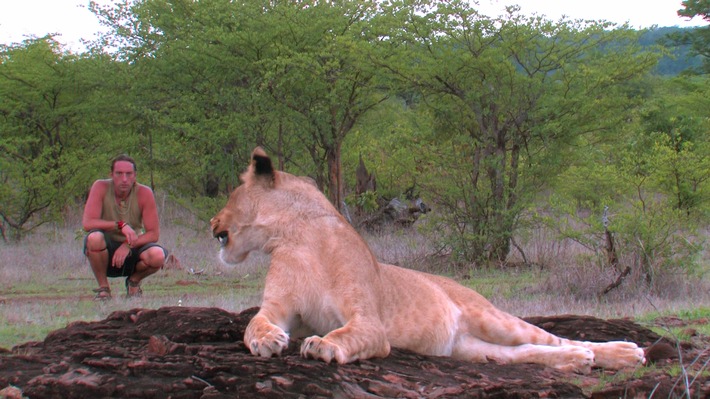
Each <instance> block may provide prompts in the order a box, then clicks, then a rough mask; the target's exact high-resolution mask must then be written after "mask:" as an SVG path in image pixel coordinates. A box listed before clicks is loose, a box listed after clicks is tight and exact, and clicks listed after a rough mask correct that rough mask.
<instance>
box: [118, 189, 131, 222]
mask: <svg viewBox="0 0 710 399" xmlns="http://www.w3.org/2000/svg"><path fill="white" fill-rule="evenodd" d="M131 191H133V189H131ZM131 199H132V198H131V192H130V191H129V192H128V196H127V197H126V198H123V199H120V200H119V202H118V204H117V207H116V208H117V209H116V211H118V216H119V217H120V219H121V220H128V214H129V211H130V209H131Z"/></svg>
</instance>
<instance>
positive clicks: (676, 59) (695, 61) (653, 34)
mask: <svg viewBox="0 0 710 399" xmlns="http://www.w3.org/2000/svg"><path fill="white" fill-rule="evenodd" d="M694 29H699V28H679V27H677V26H671V27H662V28H661V27H659V28H656V29H649V30H648V31H646V32H644V33H643V35H641V38H640V39H639V43H640V44H641V45H642V46H653V45H656V44H659V43H661V44H665V45H666V46H668V48H669V49H670V50H671V53H672V55H671V56H665V57H663V58H661V60H660V61H659V62H658V65H657V66H656V69H655V72H656V73H657V74H658V75H661V76H675V75H678V74H680V73H681V72H683V71H686V70H688V69H691V68H698V67H700V66H701V65H702V63H703V61H702V58H701V57H700V56H698V55H695V56H691V55H690V45H683V46H672V45H671V43H670V42H669V41H668V35H669V34H671V33H681V32H686V31H691V30H694ZM671 46H672V47H671Z"/></svg>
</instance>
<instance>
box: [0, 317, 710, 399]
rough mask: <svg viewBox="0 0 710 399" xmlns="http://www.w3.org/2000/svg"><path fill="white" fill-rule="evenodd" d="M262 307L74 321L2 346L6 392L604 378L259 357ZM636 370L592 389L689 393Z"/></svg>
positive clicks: (386, 388)
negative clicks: (257, 327)
mask: <svg viewBox="0 0 710 399" xmlns="http://www.w3.org/2000/svg"><path fill="white" fill-rule="evenodd" d="M256 311H257V309H256V308H252V309H249V310H246V311H244V312H242V313H239V314H234V313H230V312H227V311H225V310H221V309H217V308H189V307H165V308H160V309H157V310H150V309H133V310H130V311H121V312H115V313H112V314H111V315H110V316H109V317H107V318H106V319H105V320H102V321H98V322H91V323H88V322H75V323H72V324H70V325H68V326H67V327H66V328H63V329H60V330H57V331H54V332H52V333H50V334H49V335H48V336H47V337H46V339H45V340H44V341H43V342H29V343H26V344H22V345H18V346H16V347H14V348H13V349H12V351H11V353H5V354H1V355H0V388H2V387H8V388H9V387H10V386H13V387H17V388H19V389H20V390H21V393H20V392H18V391H13V392H14V395H24V396H25V397H30V398H33V399H42V398H108V397H121V398H173V399H187V398H204V399H221V398H235V397H239V398H306V397H307V398H379V397H387V398H394V397H398V398H539V397H550V398H584V397H591V395H592V393H589V392H585V391H584V390H583V388H582V386H593V385H594V382H595V377H594V376H584V377H582V376H577V375H570V374H565V373H561V372H559V371H556V370H553V369H550V368H546V367H543V366H539V365H533V364H518V365H506V366H503V365H497V364H493V363H488V364H477V363H470V362H463V361H456V360H453V359H450V358H442V357H427V356H421V355H417V354H414V353H411V352H407V351H400V350H396V349H395V350H393V351H392V353H391V355H390V356H389V357H387V358H384V359H370V360H364V361H358V362H355V363H352V364H347V365H337V364H325V363H323V362H320V361H315V360H309V359H304V358H301V357H300V356H299V354H298V348H299V346H300V342H291V345H290V346H289V348H288V350H287V351H286V352H285V353H284V355H283V356H282V357H280V358H271V359H263V358H257V357H254V356H252V355H251V354H249V352H248V350H247V349H246V348H245V346H244V344H243V342H242V337H243V333H244V329H245V328H246V325H247V323H248V322H249V320H250V319H251V317H253V315H254V314H255V313H256ZM528 320H529V321H531V322H533V323H534V324H537V325H539V326H541V327H542V328H545V329H548V330H550V331H552V332H553V333H556V334H558V335H562V336H567V337H569V338H575V339H579V338H583V339H586V340H592V341H594V340H609V339H626V338H630V339H632V340H634V341H636V340H638V342H652V341H655V340H658V339H660V337H658V336H657V335H655V334H654V333H653V332H651V331H650V330H648V329H645V328H643V327H641V326H639V325H637V324H635V323H633V322H631V321H627V320H609V321H605V320H600V319H596V318H593V317H586V316H572V315H567V316H558V317H539V318H529V319H528ZM580 335H583V337H581V336H580ZM700 363H702V361H700ZM596 373H598V374H599V375H603V374H604V371H597V372H596ZM630 378H634V379H633V380H630V381H623V380H621V381H619V380H616V379H614V381H613V382H611V383H610V384H608V386H605V387H604V388H602V389H601V390H598V391H597V392H594V393H593V397H595V398H611V397H619V395H621V396H623V395H624V394H625V392H633V393H634V394H633V395H632V396H629V397H647V396H648V394H649V393H650V392H652V391H653V390H654V388H655V387H656V386H659V387H661V388H663V387H665V388H663V389H666V391H664V392H665V394H664V396H662V397H664V398H665V397H668V396H669V395H670V393H671V392H672V391H673V389H676V390H677V389H679V388H677V387H674V384H673V383H674V382H675V380H673V379H671V378H672V377H670V376H669V375H668V374H667V373H663V372H655V373H654V372H650V373H646V374H645V376H644V377H630ZM607 380H608V378H607ZM580 381H586V382H585V383H583V384H580ZM578 384H579V385H578ZM702 384H705V385H702ZM696 385H697V386H696V387H694V388H693V389H696V391H694V392H699V393H700V392H701V390H702V389H703V386H707V384H706V383H704V382H703V381H698V382H697V384H696ZM17 388H16V389H17ZM6 389H7V388H6ZM657 392H658V391H657ZM670 396H672V395H670ZM8 397H12V396H8ZM15 397H21V396H15ZM699 397H700V396H699Z"/></svg>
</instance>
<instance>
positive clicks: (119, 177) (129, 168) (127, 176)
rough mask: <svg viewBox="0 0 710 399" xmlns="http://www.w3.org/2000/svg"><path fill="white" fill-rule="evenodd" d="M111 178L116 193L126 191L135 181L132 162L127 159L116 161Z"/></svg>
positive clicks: (124, 192) (129, 189)
mask: <svg viewBox="0 0 710 399" xmlns="http://www.w3.org/2000/svg"><path fill="white" fill-rule="evenodd" d="M111 178H112V179H113V186H114V187H115V188H116V193H117V194H126V193H128V192H129V191H131V188H132V187H133V185H134V184H135V183H136V172H135V171H134V170H133V164H132V163H130V162H128V161H118V162H116V163H115V164H114V165H113V172H111Z"/></svg>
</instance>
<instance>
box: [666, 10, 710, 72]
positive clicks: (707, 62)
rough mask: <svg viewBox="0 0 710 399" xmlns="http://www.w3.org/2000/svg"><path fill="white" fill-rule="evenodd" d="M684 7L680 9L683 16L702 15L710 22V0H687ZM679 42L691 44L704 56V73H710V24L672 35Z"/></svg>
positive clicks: (672, 38) (692, 48) (696, 51)
mask: <svg viewBox="0 0 710 399" xmlns="http://www.w3.org/2000/svg"><path fill="white" fill-rule="evenodd" d="M682 4H683V8H681V9H680V10H678V16H681V17H688V18H693V17H702V18H703V19H704V20H705V21H707V22H710V0H685V1H683V3H682ZM671 40H673V41H675V42H676V43H677V44H681V45H682V44H690V46H691V51H692V53H694V54H697V55H700V56H701V57H703V69H702V73H706V74H707V73H710V25H707V26H704V27H699V28H696V29H693V30H688V31H683V32H680V33H678V34H674V35H671Z"/></svg>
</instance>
